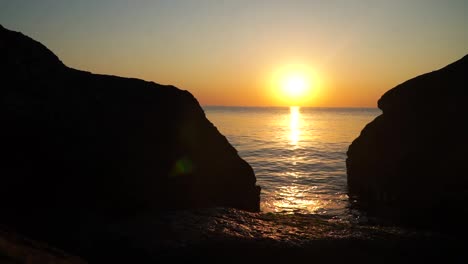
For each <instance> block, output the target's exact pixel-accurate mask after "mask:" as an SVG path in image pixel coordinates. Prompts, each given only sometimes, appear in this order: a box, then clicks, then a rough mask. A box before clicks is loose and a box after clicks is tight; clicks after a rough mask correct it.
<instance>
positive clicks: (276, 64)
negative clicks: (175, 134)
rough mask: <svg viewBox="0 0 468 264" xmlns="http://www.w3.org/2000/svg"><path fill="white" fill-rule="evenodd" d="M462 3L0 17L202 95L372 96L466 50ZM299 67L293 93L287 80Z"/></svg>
mask: <svg viewBox="0 0 468 264" xmlns="http://www.w3.org/2000/svg"><path fill="white" fill-rule="evenodd" d="M467 14H468V1H466V0H461V1H458V0H448V1H438V0H420V1H416V0H415V1H410V0H407V1H396V0H394V1H378V0H372V1H370V0H369V1H364V0H362V1H351V0H343V1H293V0H289V1H274V0H269V1H254V0H248V1H243V0H231V1H226V0H224V1H223V0H212V1H205V0H186V1H178V0H167V1H150V0H148V1H137V0H133V1H130V0H128V1H127V0H125V1H123V0H101V1H94V0H93V1H84V0H83V1H77V0H74V1H60V0H55V1H53V0H41V1H36V0H31V1H23V0H15V1H5V0H0V24H2V25H3V26H4V27H6V28H8V29H11V30H15V31H21V32H23V33H24V34H26V35H29V36H30V37H32V38H34V39H36V40H38V41H40V42H42V43H43V44H44V45H46V46H47V47H48V48H49V49H51V50H52V51H53V52H54V53H55V54H57V55H58V56H59V57H60V58H61V60H62V61H63V62H64V63H65V64H66V65H68V66H70V67H73V68H78V69H82V70H86V71H91V72H94V73H102V74H112V75H120V76H128V77H136V78H141V79H145V80H148V81H154V82H156V83H161V84H172V85H175V86H177V87H179V88H181V89H184V90H188V91H190V92H191V93H192V94H194V95H195V97H197V99H198V100H199V101H200V103H201V104H202V105H242V106H279V105H292V104H295V103H297V104H300V105H304V106H320V107H375V106H376V105H377V100H378V99H379V98H380V96H381V95H382V94H383V93H384V92H385V91H387V90H388V89H390V88H392V87H394V86H395V85H397V84H399V83H401V82H403V81H405V80H407V79H409V78H412V77H414V76H416V75H419V74H422V73H425V72H428V71H432V70H436V69H439V68H441V67H443V66H445V65H447V64H449V63H451V62H453V61H455V60H457V59H459V58H461V57H463V56H464V55H466V54H467V53H468V28H467V26H468V15H467ZM296 75H297V76H299V77H298V78H299V79H298V78H296V77H295V76H296ZM288 78H289V79H288ZM294 78H296V79H294ZM301 78H303V79H304V81H305V82H306V83H307V89H308V91H307V92H306V93H304V94H302V95H300V96H298V97H301V98H300V102H299V101H297V102H293V99H291V98H288V94H287V93H285V92H284V91H282V90H281V89H284V87H285V86H288V85H289V84H291V83H293V86H294V85H296V84H297V83H301V82H302V81H303V80H302V79H301ZM288 82H289V84H287V83H288ZM294 100H299V99H298V98H296V99H294Z"/></svg>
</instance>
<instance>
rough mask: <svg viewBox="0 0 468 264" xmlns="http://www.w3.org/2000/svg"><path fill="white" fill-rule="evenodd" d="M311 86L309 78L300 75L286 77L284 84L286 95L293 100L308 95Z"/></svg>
mask: <svg viewBox="0 0 468 264" xmlns="http://www.w3.org/2000/svg"><path fill="white" fill-rule="evenodd" d="M309 86H310V85H309V81H308V80H307V78H306V77H305V76H303V75H300V74H291V75H289V76H285V78H284V80H283V84H282V87H283V92H284V94H285V95H286V96H288V97H291V98H298V97H302V96H305V95H307V92H308V89H309V88H310V87H309Z"/></svg>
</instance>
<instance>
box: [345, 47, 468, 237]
mask: <svg viewBox="0 0 468 264" xmlns="http://www.w3.org/2000/svg"><path fill="white" fill-rule="evenodd" d="M467 100H468V56H465V57H464V58H462V59H461V60H459V61H456V62H454V63H452V64H450V65H448V66H446V67H445V68H442V69H440V70H437V71H434V72H431V73H427V74H423V75H421V76H418V77H416V78H413V79H411V80H409V81H406V82H404V83H402V84H400V85H398V86H396V87H395V88H393V89H391V90H389V91H388V92H386V93H385V94H384V95H383V96H382V98H380V100H379V102H378V106H379V108H380V109H382V111H383V114H382V115H380V116H378V117H377V118H376V119H375V120H374V121H372V122H371V123H369V124H368V125H367V126H366V127H365V128H364V129H363V130H362V132H361V135H360V136H359V137H358V138H357V139H356V140H354V142H353V143H352V144H351V145H350V147H349V150H348V152H347V154H348V159H347V161H346V165H347V173H348V186H349V193H350V195H351V197H352V198H353V199H357V205H358V206H359V207H360V208H362V209H365V210H366V211H367V212H368V213H369V214H370V215H374V216H379V217H381V218H383V219H388V220H390V221H392V222H393V223H402V224H412V225H418V226H425V227H441V228H446V227H449V226H456V224H457V223H462V222H464V218H463V217H462V216H463V215H467V213H468V209H467V207H466V204H467V202H468V173H467V169H466V165H465V164H464V163H465V160H466V157H467V155H466V151H467V148H468V138H467V135H468V129H467V122H466V121H467V114H468V111H467V108H466V102H467ZM447 222H450V225H447Z"/></svg>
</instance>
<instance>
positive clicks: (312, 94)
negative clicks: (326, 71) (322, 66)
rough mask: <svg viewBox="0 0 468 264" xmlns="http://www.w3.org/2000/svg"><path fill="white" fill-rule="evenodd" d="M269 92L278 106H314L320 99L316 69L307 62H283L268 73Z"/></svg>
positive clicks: (319, 83) (319, 85) (319, 84)
mask: <svg viewBox="0 0 468 264" xmlns="http://www.w3.org/2000/svg"><path fill="white" fill-rule="evenodd" d="M270 76H271V77H270V85H269V89H270V90H269V94H270V95H271V96H272V97H271V98H272V99H273V101H274V103H275V104H276V105H280V106H314V105H316V104H318V103H319V102H318V100H319V99H320V98H319V97H320V96H319V94H320V91H319V90H320V89H321V88H320V87H321V86H322V85H321V82H318V80H319V79H318V78H317V76H318V72H317V69H315V68H312V67H310V66H309V65H307V64H302V63H301V64H284V65H283V66H280V67H277V68H276V69H275V70H273V71H272V72H271V75H270Z"/></svg>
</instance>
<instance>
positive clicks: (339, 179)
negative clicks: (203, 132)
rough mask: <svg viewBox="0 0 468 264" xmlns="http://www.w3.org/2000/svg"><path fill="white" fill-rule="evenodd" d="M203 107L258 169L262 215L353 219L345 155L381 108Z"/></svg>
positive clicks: (244, 156) (212, 120) (213, 121)
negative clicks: (276, 214) (310, 215)
mask: <svg viewBox="0 0 468 264" xmlns="http://www.w3.org/2000/svg"><path fill="white" fill-rule="evenodd" d="M203 108H204V111H205V114H206V116H207V118H208V119H209V120H210V121H211V122H212V123H213V124H214V125H215V126H216V127H217V128H218V130H219V131H220V132H221V133H222V134H223V135H224V136H226V138H227V139H228V141H229V142H230V143H231V144H232V145H233V146H234V147H235V148H236V149H237V151H238V153H239V155H240V156H241V157H242V158H243V159H244V160H246V161H247V162H248V163H249V164H250V165H251V166H252V168H253V170H254V171H255V175H256V177H257V184H258V185H259V186H261V188H262V190H261V211H262V212H265V213H279V214H316V215H323V216H326V217H333V218H338V219H349V218H350V217H351V218H352V217H353V210H352V207H351V206H350V200H349V197H348V195H347V184H346V164H345V161H346V151H347V150H348V147H349V145H350V144H351V142H352V141H353V140H354V139H355V138H356V137H358V136H359V134H360V132H361V130H362V129H363V128H364V126H365V125H366V124H367V123H369V122H371V121H372V120H373V119H374V118H375V117H377V116H378V115H380V114H381V110H380V109H378V108H308V107H297V106H292V107H227V106H204V107H203Z"/></svg>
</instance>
